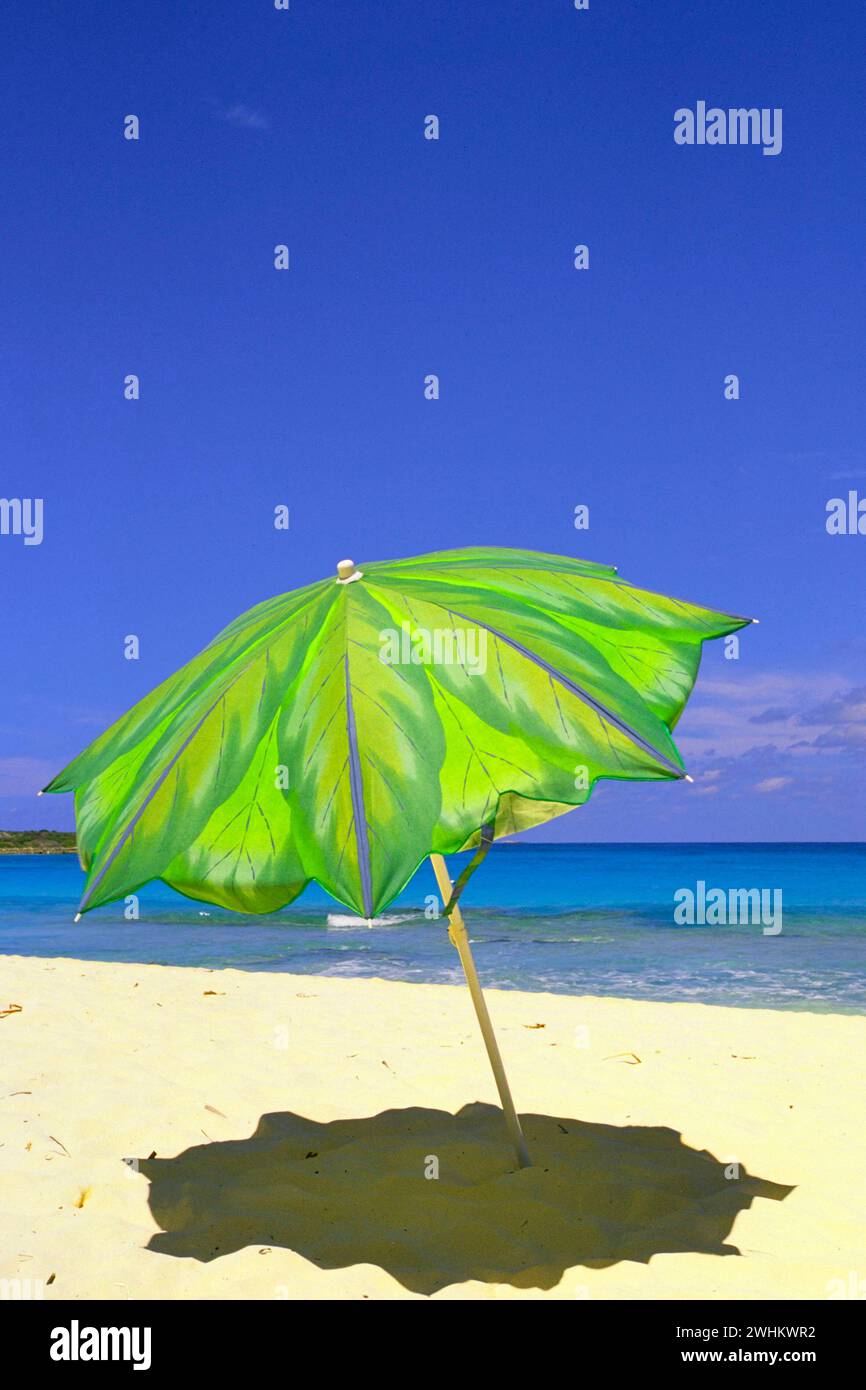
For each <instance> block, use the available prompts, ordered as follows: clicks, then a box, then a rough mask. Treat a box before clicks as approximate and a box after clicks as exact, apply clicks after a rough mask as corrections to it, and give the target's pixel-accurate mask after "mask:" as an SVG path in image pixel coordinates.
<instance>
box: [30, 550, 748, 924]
mask: <svg viewBox="0 0 866 1390" xmlns="http://www.w3.org/2000/svg"><path fill="white" fill-rule="evenodd" d="M340 574H341V577H340V578H336V579H335V578H333V577H332V578H329V579H325V580H322V581H320V582H319V583H317V584H311V585H309V586H308V587H307V588H304V589H298V590H295V591H294V592H292V593H289V594H281V595H279V596H278V597H276V598H271V599H268V600H267V601H266V602H264V603H260V604H258V605H257V606H256V607H255V608H252V609H250V611H249V612H248V613H245V614H243V615H242V616H241V617H239V618H237V619H236V620H235V621H234V622H233V623H231V624H230V625H229V626H228V627H227V628H225V629H224V631H223V632H221V633H220V634H219V636H218V637H215V638H214V640H213V641H212V642H211V643H210V644H209V646H207V647H206V648H205V649H204V651H203V652H201V654H200V655H199V656H197V657H195V658H194V659H193V660H192V661H190V662H188V663H187V665H186V666H183V667H182V668H181V669H180V670H179V671H178V672H177V673H176V674H175V675H173V676H170V677H169V679H168V680H166V681H164V682H163V683H162V685H160V686H158V687H157V688H156V690H154V691H152V692H151V694H150V695H148V696H146V697H145V699H143V700H141V701H139V703H138V704H137V705H135V706H134V707H133V708H132V709H131V710H130V711H129V712H128V713H127V714H125V715H124V716H123V717H122V718H121V719H119V720H118V721H117V722H116V723H115V724H113V725H112V726H111V728H109V729H108V730H107V731H106V732H105V733H104V734H102V735H101V737H100V738H98V739H97V740H96V741H95V742H94V743H92V744H91V745H90V747H89V748H87V749H85V751H84V752H83V753H81V754H80V756H79V757H77V758H76V759H75V760H74V762H72V763H70V765H69V766H68V767H67V768H66V769H65V770H64V771H63V772H61V773H60V774H59V776H57V777H55V778H54V780H53V781H52V782H51V783H50V784H49V785H48V786H47V787H46V788H45V790H46V791H51V792H67V791H74V792H75V810H76V821H77V831H78V846H79V854H80V857H81V860H82V864H83V866H84V868H85V869H86V870H87V882H86V885H85V891H84V896H83V898H82V901H81V905H80V910H81V911H82V912H85V911H88V910H89V909H90V908H94V907H99V906H100V905H102V904H103V903H108V902H112V901H114V900H115V899H117V898H120V897H123V896H124V895H125V894H127V893H131V892H134V891H136V890H137V889H139V888H140V887H141V886H142V885H143V884H145V883H147V882H148V881H149V880H151V879H154V878H161V879H163V880H164V881H165V882H166V883H168V884H170V885H171V886H172V887H173V888H176V889H178V890H179V891H180V892H182V893H185V894H187V895H188V896H190V897H193V898H198V899H201V900H203V901H205V902H210V903H217V904H220V905H222V906H224V907H228V908H233V909H235V910H237V911H243V912H272V911H274V910H275V909H276V908H279V907H282V906H284V905H285V904H286V903H290V902H292V900H293V899H294V898H296V897H297V896H298V894H299V893H301V892H302V891H303V889H304V888H305V887H306V885H307V884H308V883H309V882H310V880H311V879H315V880H316V881H317V882H318V883H320V884H321V885H322V887H323V888H325V889H326V890H327V892H328V893H330V894H331V895H332V896H333V897H334V898H336V899H338V900H339V901H340V902H342V903H345V904H346V905H348V906H349V907H351V908H353V909H354V910H355V911H356V912H358V913H359V914H361V915H362V916H364V917H367V918H371V917H373V916H374V915H375V914H376V913H378V912H379V911H381V909H382V908H384V907H386V906H387V904H388V903H389V902H391V901H392V899H393V898H395V897H396V896H397V894H398V893H399V892H400V890H401V889H402V888H403V887H404V886H405V884H406V883H407V882H408V880H409V879H410V878H411V876H412V874H413V873H414V872H415V870H416V869H417V868H418V866H419V864H420V863H421V861H422V860H423V859H425V858H426V857H427V856H428V855H430V854H450V853H452V852H454V851H457V850H461V849H467V848H470V847H473V846H475V845H477V844H479V842H480V840H481V838H482V832H484V838H485V839H487V838H489V837H491V835H492V837H493V838H496V837H499V836H503V835H509V834H513V833H514V832H515V831H518V830H524V829H526V828H527V827H529V826H533V825H538V824H540V823H542V822H543V821H547V820H550V819H551V818H552V817H554V816H558V815H561V814H562V813H563V812H564V811H567V810H569V809H570V808H571V807H573V806H577V805H580V804H581V803H582V802H584V801H586V799H587V798H588V796H589V795H590V792H591V790H592V787H593V785H594V783H595V782H596V780H597V779H598V778H600V777H614V778H627V779H631V780H641V781H649V780H655V779H660V778H680V777H684V776H685V769H684V767H683V763H682V759H681V758H680V755H679V752H678V751H677V748H676V746H675V744H674V742H673V739H672V737H671V731H672V730H673V729H674V727H675V725H676V723H677V720H678V719H679V716H680V714H681V713H682V710H683V706H684V705H685V702H686V700H687V699H688V696H689V694H690V692H691V689H692V686H693V684H694V681H695V677H696V675H697V670H698V665H699V662H700V656H701V644H702V642H703V641H704V640H705V639H706V638H711V637H721V636H723V635H725V634H727V633H730V632H734V631H736V630H737V629H738V628H741V627H743V626H745V625H746V624H747V623H748V622H749V621H750V619H748V618H736V617H730V616H728V615H727V614H724V613H719V612H716V611H714V610H712V609H706V608H701V607H698V606H696V605H695V604H691V603H685V602H682V601H681V600H679V599H673V598H665V597H662V596H661V595H659V594H654V593H649V592H647V591H646V590H643V589H637V588H634V587H633V586H632V585H630V584H627V583H626V582H625V581H624V580H622V579H620V578H619V577H618V575H617V573H616V570H615V569H613V568H611V567H609V566H605V565H596V564H591V563H589V562H588V561H583V560H573V559H568V558H565V557H563V556H558V555H543V554H536V553H534V552H531V551H523V550H499V549H487V548H482V549H467V550H452V551H441V552H437V553H435V554H431V555H422V556H419V557H417V558H415V559H405V560H390V561H384V562H380V563H379V562H377V563H370V564H362V565H360V566H359V567H358V568H357V569H356V568H355V567H354V566H353V565H352V564H351V562H348V561H347V562H342V563H341V566H340Z"/></svg>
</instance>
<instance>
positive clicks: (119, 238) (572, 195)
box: [0, 0, 866, 840]
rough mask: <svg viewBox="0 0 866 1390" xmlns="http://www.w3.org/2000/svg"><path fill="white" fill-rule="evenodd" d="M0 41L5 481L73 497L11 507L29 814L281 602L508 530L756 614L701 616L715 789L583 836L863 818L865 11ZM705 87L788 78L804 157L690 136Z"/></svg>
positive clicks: (702, 6)
mask: <svg viewBox="0 0 866 1390" xmlns="http://www.w3.org/2000/svg"><path fill="white" fill-rule="evenodd" d="M0 38H2V42H3V46H4V49H5V51H6V52H7V53H8V54H9V59H10V60H9V62H8V64H7V68H6V74H5V77H4V83H3V85H2V89H0V120H2V132H3V140H2V160H3V185H4V191H5V195H6V196H5V200H4V202H5V212H4V218H3V234H2V236H3V252H2V256H0V285H2V298H3V304H4V315H3V319H4V334H3V359H2V371H0V396H2V400H0V405H2V416H3V421H4V433H5V439H4V449H3V464H2V471H0V495H2V496H4V497H7V498H15V497H22V498H23V497H41V498H43V499H44V538H43V541H42V544H41V545H38V546H25V545H24V544H23V539H22V537H21V536H15V535H0V585H2V604H0V615H2V616H0V621H2V625H3V634H2V635H3V642H2V650H3V653H4V657H5V660H4V663H3V665H4V671H3V680H2V686H0V825H2V826H6V827H28V826H33V825H37V824H38V825H52V826H64V827H68V826H71V824H72V805H71V798H54V797H52V798H45V799H43V800H41V801H39V802H37V801H36V800H35V799H34V796H33V793H34V792H35V790H36V789H37V788H38V787H39V786H41V785H42V784H44V782H45V781H46V780H47V779H48V778H49V777H50V776H51V775H52V774H53V773H54V772H56V771H57V770H58V769H59V768H60V767H61V766H62V765H63V764H64V763H66V762H67V761H68V760H69V759H70V758H71V757H72V756H73V755H74V754H75V753H76V752H77V751H79V749H80V748H81V747H83V746H84V745H85V744H86V743H88V742H89V741H90V740H91V739H92V738H93V737H94V736H95V735H96V734H97V733H98V732H99V731H100V730H101V729H102V728H103V727H104V726H105V725H106V724H107V723H109V722H110V721H111V720H112V719H114V718H115V717H117V715H118V714H120V713H121V712H122V711H123V710H124V709H126V708H127V707H128V706H129V705H131V704H132V703H133V702H134V701H135V700H136V699H138V698H139V697H140V696H141V695H142V694H144V693H145V692H146V691H147V690H148V689H150V688H151V687H152V686H153V685H155V684H156V683H157V682H158V681H160V680H161V679H162V678H163V677H164V676H165V675H167V674H168V673H169V672H170V671H172V670H173V669H175V668H176V667H177V666H179V665H180V664H182V662H183V661H185V660H186V659H187V658H188V657H190V656H191V655H192V654H194V653H195V652H196V651H198V650H199V649H200V648H201V647H202V646H203V645H204V644H205V643H206V642H207V641H208V640H209V639H210V637H211V636H213V634H214V633H215V632H216V631H217V630H218V629H219V628H221V627H222V626H223V625H224V624H225V623H226V622H227V621H229V620H230V619H231V618H232V617H233V616H234V615H235V614H237V613H238V612H240V611H242V610H243V609H245V608H247V607H249V606H250V605H251V604H253V603H255V602H257V601H258V600H259V599H261V598H263V597H266V596H268V595H270V594H273V593H278V592H281V591H283V590H286V589H289V588H292V587H294V586H295V585H298V584H302V583H306V582H308V581H310V580H312V579H315V578H318V577H320V576H321V575H323V574H327V573H330V572H331V571H332V569H333V566H334V563H335V561H336V560H337V559H339V558H341V557H342V556H343V555H352V556H353V557H354V558H355V559H356V560H359V561H360V560H364V559H372V558H384V557H388V556H393V555H399V554H411V553H416V552H421V551H425V550H430V549H438V548H440V547H444V546H460V545H468V544H498V545H510V546H520V547H533V548H537V549H541V550H549V551H557V552H561V553H563V554H576V555H582V556H586V557H587V558H590V559H596V560H602V561H606V562H610V563H614V564H617V565H618V566H619V568H620V572H621V573H622V574H623V575H624V576H625V577H626V578H628V579H631V580H632V581H634V582H636V583H639V584H642V585H643V586H645V587H647V588H651V589H658V590H661V591H668V592H671V593H673V594H676V595H679V596H682V597H689V598H692V599H695V600H696V601H699V602H705V603H707V604H709V605H715V606H718V607H720V608H723V609H728V610H730V611H732V612H744V613H754V614H756V615H757V616H759V617H760V619H761V625H760V627H758V628H754V629H751V630H750V631H748V632H747V633H745V634H744V635H743V639H742V642H741V648H740V659H739V660H738V661H726V660H725V659H724V657H723V653H722V649H721V644H715V646H714V647H711V648H708V649H707V651H706V655H705V658H704V663H703V667H702V672H701V677H700V681H699V685H698V689H697V691H696V693H695V695H694V697H693V700H692V703H691V704H690V706H689V709H688V710H687V712H686V715H685V716H684V718H683V720H682V722H681V724H680V727H679V733H678V741H679V742H680V745H681V747H682V749H683V751H684V753H685V755H686V757H687V759H688V763H689V766H690V770H691V772H692V774H693V776H694V778H695V781H694V783H693V785H691V786H685V785H682V784H677V785H673V784H670V785H662V786H654V787H644V788H641V787H634V786H625V785H623V784H608V785H603V786H602V787H601V788H600V789H599V790H598V792H597V793H596V795H595V797H594V798H593V800H592V802H591V803H590V805H589V806H587V807H585V808H583V809H581V810H580V811H578V812H576V813H574V814H573V815H570V816H568V817H567V818H565V819H564V820H563V821H561V822H559V823H557V824H556V825H554V826H551V827H549V828H548V829H547V831H546V832H545V834H546V836H547V837H548V838H551V837H567V838H575V839H585V840H596V839H598V840H604V839H626V840H630V839H651V840H652V839H671V840H679V839H697V840H702V839H756V840H764V839H861V838H862V826H863V816H862V803H863V794H862V771H861V769H862V758H863V753H864V751H866V675H864V655H866V624H864V615H866V600H864V595H866V586H864V583H863V572H864V560H866V536H857V535H852V536H834V537H831V536H828V535H827V532H826V529H825V509H826V503H827V501H828V499H830V498H832V497H835V496H839V495H843V496H844V495H847V493H848V490H849V489H855V490H857V489H859V495H860V496H866V463H864V455H863V446H862V439H863V435H864V429H863V425H864V411H866V393H864V390H863V385H864V382H863V377H864V366H863V352H862V329H863V323H864V308H866V304H864V298H866V296H864V275H863V266H864V249H863V245H864V243H863V226H864V222H866V217H864V212H866V208H864V186H866V185H864V178H863V169H864V167H866V148H864V146H866V126H864V121H863V117H862V70H861V65H862V52H863V47H864V39H866V16H864V12H863V9H862V6H860V5H854V4H853V3H849V4H843V5H839V6H833V7H824V6H819V5H816V4H814V3H808V4H806V3H803V2H802V0H792V2H789V3H785V4H782V3H767V4H764V5H762V6H759V7H756V6H755V5H754V4H753V3H752V4H749V3H746V0H731V3H728V4H725V5H717V4H709V3H699V4H696V5H693V6H688V7H686V6H682V5H680V4H675V3H673V0H662V2H660V3H654V4H652V5H647V4H645V3H644V4H638V3H636V2H635V3H624V4H614V3H612V0H591V3H590V9H589V10H587V11H580V12H578V11H576V10H575V9H574V7H573V3H572V0H535V2H534V3H528V2H527V0H520V2H518V0H496V2H495V3H490V4H477V3H476V4H472V5H467V4H466V3H465V0H435V2H434V0H431V3H429V4H424V3H418V4H415V3H412V4H409V3H405V0H404V2H403V3H397V0H378V3H377V4H375V5H373V4H369V5H365V4H358V3H356V0H331V2H330V3H313V0H291V6H290V9H289V11H288V12H280V11H276V10H275V9H274V8H273V5H272V3H271V0H247V3H245V4H243V5H240V4H237V3H231V4H229V3H220V0H209V2H208V3H204V4H201V5H196V6H183V7H181V6H178V5H177V4H176V3H169V0H148V3H144V0H128V3H124V4H123V5H116V4H110V3H107V0H106V2H105V3H101V4H94V3H90V4H85V5H79V6H69V5H68V4H65V3H54V2H53V0H47V3H41V4H39V5H38V6H34V5H25V4H24V3H23V0H18V3H17V4H13V5H11V6H9V7H8V8H7V10H6V11H5V13H4V17H3V20H2V33H0ZM698 100H706V101H707V102H708V103H709V104H710V105H718V106H721V107H723V108H727V107H729V106H733V107H736V106H756V107H771V108H776V107H781V108H782V110H783V113H784V121H783V148H782V151H781V153H780V154H779V155H778V156H776V157H767V156H764V155H763V154H762V152H761V149H760V148H756V147H753V146H746V147H740V146H727V147H708V146H703V147H698V146H693V147H684V146H678V145H676V144H675V142H674V139H673V131H674V112H675V110H677V109H678V108H681V107H684V106H690V107H692V108H694V107H695V104H696V103H697V101H698ZM130 113H134V114H136V115H138V116H139V118H140V123H141V131H140V139H139V140H138V141H137V142H133V141H127V140H125V139H124V138H123V121H124V117H125V116H126V115H128V114H130ZM430 114H435V115H437V116H438V117H439V120H440V139H439V140H438V141H428V140H425V139H424V137H423V131H424V120H425V117H426V116H428V115H430ZM278 243H286V244H287V245H288V246H289V248H290V258H291V265H290V269H289V270H288V271H286V272H278V271H276V270H275V269H274V267H273V248H274V246H275V245H276V244H278ZM578 243H585V244H587V245H588V246H589V248H590V267H589V269H588V270H587V271H576V270H575V269H574V268H573V264H572V259H573V247H574V246H575V245H576V244H578ZM128 373H136V374H138V376H139V377H140V381H141V398H140V400H138V401H127V400H125V399H124V398H123V381H124V377H125V376H126V375H127V374H128ZM428 373H436V374H437V375H438V376H439V378H440V383H441V386H440V390H441V394H440V399H439V400H437V401H429V400H425V398H424V391H423V383H424V378H425V376H426V375H427V374H428ZM729 373H736V374H737V375H738V376H739V378H740V399H739V400H737V401H729V400H725V398H724V390H723V384H724V378H725V376H726V375H727V374H729ZM280 503H283V504H285V505H287V506H288V507H289V508H290V514H291V525H290V529H289V530H288V531H287V532H282V531H275V530H274V528H273V523H272V517H273V508H274V507H275V506H276V505H277V504H280ZM580 503H584V504H586V505H588V506H589V508H590V526H589V529H588V530H587V531H580V532H579V531H576V530H575V529H574V525H573V516H574V508H575V506H576V505H577V504H580ZM128 633H135V634H137V635H138V636H139V637H140V642H141V658H140V660H139V661H137V662H130V661H126V660H124V657H123V639H124V637H125V635H126V634H128Z"/></svg>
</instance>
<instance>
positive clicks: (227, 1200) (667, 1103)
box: [0, 957, 866, 1299]
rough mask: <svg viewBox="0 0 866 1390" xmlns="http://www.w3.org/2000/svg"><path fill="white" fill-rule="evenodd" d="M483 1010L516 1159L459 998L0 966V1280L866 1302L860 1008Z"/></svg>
mask: <svg viewBox="0 0 866 1390" xmlns="http://www.w3.org/2000/svg"><path fill="white" fill-rule="evenodd" d="M488 1003H489V1006H490V1010H491V1014H492V1017H493V1022H494V1025H495V1026H496V1029H497V1032H498V1035H499V1039H500V1044H501V1047H502V1051H503V1055H504V1059H505V1064H506V1067H507V1069H508V1072H509V1075H510V1078H511V1083H512V1089H513V1092H514V1096H515V1100H516V1103H517V1107H518V1110H519V1111H520V1112H521V1115H522V1116H523V1119H524V1126H525V1130H526V1135H527V1140H528V1142H529V1145H530V1148H531V1150H532V1153H533V1157H534V1158H535V1160H536V1162H535V1166H534V1167H533V1168H531V1169H526V1170H523V1171H520V1170H518V1169H517V1168H516V1165H515V1162H514V1159H513V1156H512V1153H511V1150H510V1147H509V1145H508V1142H507V1139H506V1137H505V1133H504V1128H503V1124H502V1117H501V1113H500V1112H499V1111H498V1110H496V1109H495V1107H494V1102H495V1098H496V1095H495V1090H494V1086H493V1081H492V1078H491V1075H490V1071H489V1066H488V1063H487V1058H486V1055H485V1053H484V1051H483V1047H482V1044H481V1041H480V1037H479V1034H478V1030H477V1026H476V1024H475V1019H474V1015H473V1014H472V1010H471V1005H470V1002H469V997H468V994H467V992H466V990H465V989H464V988H460V987H452V986H443V985H418V984H395V983H389V982H384V981H380V980H360V979H358V980H348V979H339V978H328V977H322V976H311V975H305V976H295V975H277V974H255V973H247V972H242V971H235V970H216V971H210V970H201V969H180V968H174V967H162V966H155V965H147V966H143V965H126V964H105V963H91V962H82V961H75V960H41V959H29V958H21V957H0V1015H2V1016H0V1280H8V1281H12V1282H11V1283H9V1284H6V1285H2V1286H0V1287H2V1289H3V1290H4V1291H5V1292H6V1295H7V1296H9V1295H10V1292H11V1293H12V1294H13V1295H14V1294H15V1293H20V1292H24V1293H25V1294H26V1293H27V1292H28V1291H30V1292H31V1293H35V1294H36V1295H37V1296H39V1295H40V1294H41V1295H44V1297H45V1298H52V1299H82V1298H110V1299H124V1298H208V1299H214V1298H216V1299H221V1298H231V1299H234V1298H256V1299H294V1298H313V1299H321V1298H340V1299H342V1298H351V1299H363V1298H368V1299H393V1298H407V1297H409V1298H425V1297H433V1298H439V1299H451V1298H473V1299H502V1298H522V1299H527V1298H529V1299H534V1298H555V1299H559V1298H565V1299H575V1298H577V1299H585V1298H589V1299H593V1298H603V1299H633V1298H634V1299H645V1298H658V1299H672V1298H676V1299H692V1298H725V1299H727V1298H740V1299H762V1298H827V1297H834V1296H839V1295H840V1294H843V1293H845V1292H846V1290H847V1296H850V1293H851V1290H852V1289H853V1288H855V1286H856V1285H857V1281H858V1280H861V1279H863V1277H864V1274H866V1268H864V1260H863V1250H864V1248H866V1201H864V1176H863V1175H864V1172H866V1152H864V1150H866V1133H864V1125H863V1111H862V1099H863V1058H864V1056H866V1019H863V1018H860V1017H845V1016H839V1015H820V1014H809V1013H793V1012H769V1011H758V1010H751V1009H728V1008H715V1007H707V1006H704V1005H698V1004H659V1003H645V1002H638V1001H632V1000H622V999H597V998H573V997H568V996H563V995H550V994H524V993H518V992H512V991H494V990H492V991H488ZM16 1004H17V1005H20V1006H21V1008H20V1011H17V1010H13V1011H12V1012H6V1011H7V1010H9V1009H10V1006H12V1005H16ZM437 1167H438V1177H436V1176H427V1174H431V1175H432V1174H434V1173H435V1172H436V1170H437ZM15 1281H20V1282H19V1283H17V1284H16V1283H15ZM864 1291H866V1289H861V1290H860V1296H861V1297H862V1296H863V1292H864Z"/></svg>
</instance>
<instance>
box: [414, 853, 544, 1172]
mask: <svg viewBox="0 0 866 1390" xmlns="http://www.w3.org/2000/svg"><path fill="white" fill-rule="evenodd" d="M430 862H431V864H432V865H433V872H434V873H435V875H436V882H437V883H438V884H439V892H440V893H441V894H442V901H443V903H447V902H448V900H449V899H450V897H451V879H450V878H449V877H448V866H447V865H446V863H445V860H444V859H443V858H442V855H441V854H431V855H430ZM448 935H449V936H450V938H451V941H452V943H453V945H454V946H456V947H457V953H458V955H459V956H460V964H461V965H462V966H463V973H464V975H465V976H466V983H467V984H468V986H469V993H470V995H471V996H472V1003H473V1004H474V1006H475V1013H476V1016H477V1018H478V1023H479V1026H480V1028H481V1036H482V1037H483V1039H484V1046H485V1047H486V1048H487V1056H488V1057H489V1058H490V1065H491V1067H492V1068H493V1075H494V1077H495V1079H496V1089H497V1090H498V1092H499V1099H500V1101H501V1102H502V1109H503V1111H504V1114H505V1123H506V1125H507V1126H508V1133H509V1134H510V1136H511V1142H512V1143H513V1145H514V1148H515V1150H516V1152H517V1161H518V1163H519V1164H520V1166H521V1168H531V1167H532V1159H531V1158H530V1157H529V1150H528V1149H527V1147H526V1140H525V1139H524V1137H523V1130H522V1129H521V1128H520V1121H519V1119H518V1118H517V1111H516V1110H515V1109H514V1101H513V1100H512V1099H511V1091H510V1089H509V1086H508V1077H507V1076H506V1075H505V1068H504V1066H503V1065H502V1057H501V1056H500V1053H499V1046H498V1044H497V1042H496V1034H495V1033H494V1031H493V1024H492V1023H491V1022H490V1015H489V1013H488V1012H487V1004H486V1003H485V1001H484V995H483V994H482V992H481V985H480V983H479V980H478V972H477V971H476V969H475V961H474V960H473V958H472V949H471V947H470V945H469V937H468V935H467V933H466V924H465V923H464V921H463V917H462V915H461V912H460V908H459V906H458V905H457V904H456V903H455V905H454V907H453V909H452V911H451V918H450V921H449V924H448Z"/></svg>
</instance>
